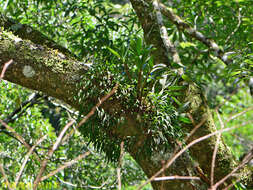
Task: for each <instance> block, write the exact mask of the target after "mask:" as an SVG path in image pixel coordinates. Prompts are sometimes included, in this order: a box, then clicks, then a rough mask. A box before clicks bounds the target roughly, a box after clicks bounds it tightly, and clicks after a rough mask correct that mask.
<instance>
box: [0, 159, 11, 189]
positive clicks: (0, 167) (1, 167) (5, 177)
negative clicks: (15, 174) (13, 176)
mask: <svg viewBox="0 0 253 190" xmlns="http://www.w3.org/2000/svg"><path fill="white" fill-rule="evenodd" d="M0 172H1V173H2V175H3V178H4V180H5V183H6V185H7V187H8V189H9V190H12V188H11V185H10V182H9V181H8V178H7V176H6V174H5V172H4V167H3V164H2V163H0Z"/></svg>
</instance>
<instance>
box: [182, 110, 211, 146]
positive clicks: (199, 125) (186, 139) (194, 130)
mask: <svg viewBox="0 0 253 190" xmlns="http://www.w3.org/2000/svg"><path fill="white" fill-rule="evenodd" d="M188 116H189V115H188ZM190 119H191V118H190ZM206 120H207V118H206V117H204V118H202V120H201V121H200V123H199V124H198V125H196V126H195V127H194V128H193V129H192V131H191V132H190V134H189V135H188V136H187V137H186V138H185V139H184V141H185V142H187V141H188V140H189V138H190V137H191V136H192V135H193V134H194V133H195V132H196V131H197V130H198V128H200V127H201V126H202V125H203V124H204V123H205V122H206ZM193 124H194V120H193Z"/></svg>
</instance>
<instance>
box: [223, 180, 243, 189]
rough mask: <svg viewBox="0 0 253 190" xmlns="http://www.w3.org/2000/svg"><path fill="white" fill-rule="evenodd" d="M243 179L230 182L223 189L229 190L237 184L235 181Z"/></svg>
mask: <svg viewBox="0 0 253 190" xmlns="http://www.w3.org/2000/svg"><path fill="white" fill-rule="evenodd" d="M240 180H241V179H237V180H236V181H235V182H233V183H230V184H229V185H228V186H227V187H225V188H224V189H223V190H229V189H230V188H231V187H233V186H234V185H235V183H237V182H239V181H240Z"/></svg>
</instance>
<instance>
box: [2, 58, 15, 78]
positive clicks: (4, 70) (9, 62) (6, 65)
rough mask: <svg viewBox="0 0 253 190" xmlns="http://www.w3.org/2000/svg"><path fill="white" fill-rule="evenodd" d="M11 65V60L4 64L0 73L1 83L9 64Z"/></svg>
mask: <svg viewBox="0 0 253 190" xmlns="http://www.w3.org/2000/svg"><path fill="white" fill-rule="evenodd" d="M12 63H13V60H12V59H11V60H10V61H8V62H6V63H5V64H4V67H3V70H2V72H1V76H0V82H1V80H2V79H3V78H4V74H5V72H6V70H7V68H8V67H9V66H10V64H12Z"/></svg>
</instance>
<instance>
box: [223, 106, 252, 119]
mask: <svg viewBox="0 0 253 190" xmlns="http://www.w3.org/2000/svg"><path fill="white" fill-rule="evenodd" d="M251 110H253V107H249V108H247V109H245V110H243V111H242V112H240V113H237V114H235V115H232V116H231V117H229V118H228V119H227V120H226V121H227V122H229V121H231V120H233V119H235V118H237V117H239V116H241V115H243V114H244V113H246V112H248V111H251Z"/></svg>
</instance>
